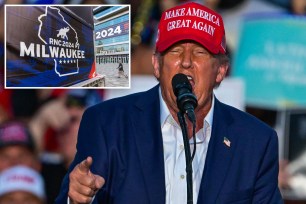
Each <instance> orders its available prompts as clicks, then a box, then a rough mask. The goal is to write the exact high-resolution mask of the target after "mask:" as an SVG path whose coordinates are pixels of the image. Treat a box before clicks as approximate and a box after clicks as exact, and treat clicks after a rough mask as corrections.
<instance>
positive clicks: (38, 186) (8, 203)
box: [0, 166, 45, 204]
mask: <svg viewBox="0 0 306 204" xmlns="http://www.w3.org/2000/svg"><path fill="white" fill-rule="evenodd" d="M0 204H45V192H44V181H43V178H42V177H41V175H40V174H39V172H37V171H35V170H33V169H31V168H29V167H26V166H14V167H11V168H8V169H6V170H5V171H3V172H2V173H0Z"/></svg>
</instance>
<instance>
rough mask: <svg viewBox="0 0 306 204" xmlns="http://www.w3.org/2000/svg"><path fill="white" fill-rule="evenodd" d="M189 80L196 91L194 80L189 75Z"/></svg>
mask: <svg viewBox="0 0 306 204" xmlns="http://www.w3.org/2000/svg"><path fill="white" fill-rule="evenodd" d="M187 78H188V80H189V82H190V84H191V86H192V89H194V86H195V82H194V79H193V78H192V76H189V75H187Z"/></svg>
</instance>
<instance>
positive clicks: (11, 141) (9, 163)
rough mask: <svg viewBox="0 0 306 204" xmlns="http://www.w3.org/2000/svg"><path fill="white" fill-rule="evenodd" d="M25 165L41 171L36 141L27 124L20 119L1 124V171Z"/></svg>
mask: <svg viewBox="0 0 306 204" xmlns="http://www.w3.org/2000/svg"><path fill="white" fill-rule="evenodd" d="M16 165H24V166H28V167H29V168H32V169H35V170H36V171H40V168H41V166H40V162H39V159H38V155H37V151H36V147H35V143H34V141H33V138H32V135H31V133H30V131H29V129H28V128H27V126H26V125H25V124H24V123H22V122H18V121H9V122H5V123H3V124H1V125H0V172H1V171H3V170H5V169H7V168H10V167H13V166H16Z"/></svg>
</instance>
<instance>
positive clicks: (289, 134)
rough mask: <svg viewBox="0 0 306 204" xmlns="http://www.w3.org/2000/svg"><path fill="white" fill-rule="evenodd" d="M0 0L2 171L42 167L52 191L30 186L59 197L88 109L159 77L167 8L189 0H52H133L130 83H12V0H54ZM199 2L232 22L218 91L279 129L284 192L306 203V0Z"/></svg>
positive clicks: (63, 0)
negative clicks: (8, 32)
mask: <svg viewBox="0 0 306 204" xmlns="http://www.w3.org/2000/svg"><path fill="white" fill-rule="evenodd" d="M0 2H1V8H0V9H1V16H0V17H1V20H0V22H1V26H0V28H1V29H2V30H1V32H0V41H1V43H0V54H1V68H0V75H1V76H0V81H1V83H0V127H1V128H0V172H4V173H5V172H6V171H7V170H10V169H11V168H12V167H15V166H18V165H23V166H27V167H28V168H31V169H34V170H35V171H37V172H39V174H40V176H41V178H42V179H43V182H44V186H45V188H44V189H43V191H44V193H45V194H42V193H39V192H37V191H34V190H33V191H29V192H28V193H30V194H32V195H34V197H36V200H37V198H39V199H38V200H40V202H41V203H43V202H45V203H48V204H49V203H53V200H54V198H55V196H56V195H57V193H58V189H59V187H60V182H61V180H62V178H63V176H64V175H65V173H66V170H67V168H68V166H69V164H70V162H71V160H72V159H73V156H74V154H75V151H76V150H75V144H76V137H77V131H78V127H79V123H80V120H81V116H82V113H83V112H84V110H85V109H86V108H87V107H89V106H92V105H94V104H96V103H99V102H101V101H104V100H108V99H110V98H113V97H117V96H122V95H126V94H129V93H132V92H138V91H143V90H147V89H149V88H151V87H153V86H154V85H155V84H157V81H156V80H155V78H154V77H153V69H152V65H151V55H152V53H153V52H154V46H155V45H154V43H155V36H156V31H157V26H158V21H159V18H160V15H161V12H162V11H164V10H166V9H168V8H170V7H172V6H174V5H177V4H181V3H184V2H187V0H160V1H153V0H131V1H128V0H126V1H125V0H105V1H99V0H59V1H56V0H49V1H48V3H56V4H130V5H131V13H130V15H131V26H130V28H131V30H130V35H131V61H130V67H131V70H130V71H131V88H130V89H124V90H120V89H38V90H37V89H10V90H8V89H4V87H3V84H4V83H3V80H4V4H32V3H42V2H43V3H46V1H39V0H24V1H23V0H7V1H3V0H2V1H0ZM197 2H200V3H203V4H204V5H206V6H208V7H210V8H212V9H213V10H216V11H217V12H219V13H220V14H221V15H222V16H223V19H224V23H225V30H226V38H227V39H226V40H227V50H228V54H229V56H230V58H231V67H230V70H229V72H228V76H227V78H226V79H225V81H223V82H222V84H221V86H220V87H219V88H218V89H216V90H215V94H216V96H217V97H218V98H219V99H220V100H221V101H223V102H225V103H228V104H230V105H232V106H235V107H237V108H239V109H241V110H243V111H246V112H248V113H250V114H252V115H254V116H256V117H257V118H259V119H260V120H262V121H263V122H265V123H267V124H268V125H269V126H271V127H272V128H274V129H275V130H276V131H277V133H278V136H279V162H280V174H279V186H280V188H281V190H282V194H283V196H284V198H285V200H286V203H306V91H305V90H306V37H305V36H306V15H305V14H306V1H305V0H202V1H200V0H199V1H197ZM12 172H13V170H12ZM17 172H18V171H17ZM4 173H3V174H4ZM1 175H2V174H1ZM0 181H1V176H0ZM0 185H1V183H0ZM29 189H30V188H29ZM1 192H2V189H1V186H0V203H1V199H3V197H5V196H7V195H2V193H1ZM12 192H13V190H12Z"/></svg>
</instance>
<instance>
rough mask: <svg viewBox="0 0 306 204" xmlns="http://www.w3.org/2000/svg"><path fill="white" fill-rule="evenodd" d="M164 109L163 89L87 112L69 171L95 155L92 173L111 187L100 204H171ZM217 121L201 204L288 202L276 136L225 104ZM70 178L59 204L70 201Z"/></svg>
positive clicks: (218, 104)
mask: <svg viewBox="0 0 306 204" xmlns="http://www.w3.org/2000/svg"><path fill="white" fill-rule="evenodd" d="M159 106H160V105H159V96H158V86H156V87H154V88H152V89H151V90H149V91H147V92H144V93H137V94H133V95H130V96H126V97H122V98H117V99H113V100H109V101H105V102H103V103H101V104H98V105H96V106H93V107H91V108H89V109H87V110H86V112H85V113H84V115H83V118H82V122H81V126H80V130H79V135H78V144H77V154H76V156H75V159H74V161H73V163H72V165H71V166H70V170H69V171H71V170H72V169H73V168H74V167H75V165H77V164H78V163H80V162H81V161H82V160H84V159H85V158H86V157H87V156H92V158H93V165H92V168H91V171H92V172H93V173H95V174H99V175H101V176H102V177H104V179H105V181H106V183H105V185H104V186H103V188H102V189H101V190H100V191H99V192H98V194H97V195H96V198H95V200H94V203H102V204H108V203H114V204H163V203H165V194H166V192H165V175H164V157H163V140H162V135H161V126H160V107H159ZM213 120H214V121H213V127H212V135H211V139H210V143H209V147H208V152H207V158H206V163H205V168H204V172H203V177H202V182H201V187H200V192H199V197H198V204H202V203H205V204H213V203H220V204H227V203H237V204H238V203H239V204H242V203H267V204H276V203H283V201H282V198H281V195H280V192H279V189H278V186H277V180H278V140H277V135H276V133H275V131H274V130H272V129H271V128H269V127H268V126H267V125H265V124H264V123H262V122H260V121H259V120H257V119H256V118H254V117H252V116H250V115H248V114H246V113H244V112H242V111H239V110H237V109H235V108H233V107H230V106H227V105H225V104H222V103H221V102H219V101H218V100H216V101H215V109H214V118H213ZM224 137H227V138H228V139H229V140H230V141H231V146H230V147H227V146H226V145H225V144H224V143H223V140H224ZM68 174H69V173H68ZM68 174H67V175H66V177H65V179H64V180H63V184H62V188H61V192H60V195H59V196H58V198H57V200H56V203H58V204H64V203H66V202H67V193H68V187H69V185H68V184H69V177H68Z"/></svg>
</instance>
